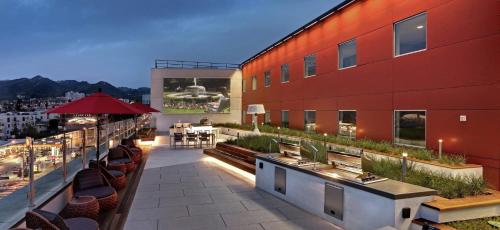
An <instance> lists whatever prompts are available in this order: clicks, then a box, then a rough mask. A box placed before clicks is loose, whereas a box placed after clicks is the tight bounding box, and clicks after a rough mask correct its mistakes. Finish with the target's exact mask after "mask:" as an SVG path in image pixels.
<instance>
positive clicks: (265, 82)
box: [264, 71, 271, 87]
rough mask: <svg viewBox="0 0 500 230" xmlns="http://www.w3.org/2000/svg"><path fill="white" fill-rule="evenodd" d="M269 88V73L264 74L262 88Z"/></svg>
mask: <svg viewBox="0 0 500 230" xmlns="http://www.w3.org/2000/svg"><path fill="white" fill-rule="evenodd" d="M269 86H271V71H266V72H264V87H269Z"/></svg>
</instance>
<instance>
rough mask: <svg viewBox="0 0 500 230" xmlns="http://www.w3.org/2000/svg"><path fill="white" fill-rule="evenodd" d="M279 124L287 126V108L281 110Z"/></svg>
mask: <svg viewBox="0 0 500 230" xmlns="http://www.w3.org/2000/svg"><path fill="white" fill-rule="evenodd" d="M281 126H282V127H283V128H288V110H281Z"/></svg>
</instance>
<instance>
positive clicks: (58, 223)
mask: <svg viewBox="0 0 500 230" xmlns="http://www.w3.org/2000/svg"><path fill="white" fill-rule="evenodd" d="M25 219H26V227H28V228H30V229H42V230H66V229H69V230H83V229H85V230H99V224H98V223H97V222H96V221H95V220H92V219H90V218H83V217H77V218H69V219H63V218H62V217H60V216H59V215H57V214H55V213H51V212H47V211H43V210H39V209H35V210H33V211H28V212H26V218H25Z"/></svg>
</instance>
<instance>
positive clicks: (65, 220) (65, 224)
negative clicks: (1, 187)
mask: <svg viewBox="0 0 500 230" xmlns="http://www.w3.org/2000/svg"><path fill="white" fill-rule="evenodd" d="M122 143H123V145H118V146H116V147H114V148H111V149H110V150H109V152H108V156H107V157H106V159H102V160H101V161H99V163H98V162H96V161H95V160H94V161H90V162H89V167H88V168H85V169H82V170H80V171H79V172H77V173H76V175H75V176H74V178H73V182H72V184H71V187H72V198H71V199H70V200H69V201H68V202H67V204H66V207H65V208H64V209H63V210H62V211H61V213H52V212H49V211H46V210H42V209H33V210H31V211H28V212H26V216H25V222H26V227H27V229H43V230H45V229H54V230H59V229H61V230H62V229H70V230H73V229H78V230H80V229H82V230H83V229H85V230H92V229H99V226H100V224H101V223H100V221H101V220H103V219H109V213H110V212H112V211H113V210H115V211H116V209H117V207H118V205H119V204H120V198H123V196H119V194H118V192H119V191H121V190H126V189H125V188H127V185H128V182H129V179H130V178H128V177H129V176H130V175H132V174H136V173H132V172H134V171H135V170H136V169H137V168H139V166H140V164H141V162H143V161H142V158H143V151H142V149H141V148H139V147H137V146H136V145H135V144H134V140H133V139H124V140H122ZM124 193H126V191H124V192H122V194H124Z"/></svg>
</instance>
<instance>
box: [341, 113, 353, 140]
mask: <svg viewBox="0 0 500 230" xmlns="http://www.w3.org/2000/svg"><path fill="white" fill-rule="evenodd" d="M339 135H340V136H345V137H349V138H353V139H355V138H356V111H354V110H344V111H342V110H341V111H339Z"/></svg>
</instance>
